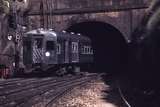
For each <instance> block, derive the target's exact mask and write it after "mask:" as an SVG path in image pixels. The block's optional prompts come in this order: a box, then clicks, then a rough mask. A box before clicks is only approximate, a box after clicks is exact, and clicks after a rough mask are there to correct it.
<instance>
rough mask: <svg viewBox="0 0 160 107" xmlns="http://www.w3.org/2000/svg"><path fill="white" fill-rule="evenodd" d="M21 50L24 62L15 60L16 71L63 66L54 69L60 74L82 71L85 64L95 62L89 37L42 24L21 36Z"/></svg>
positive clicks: (43, 70)
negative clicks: (44, 26)
mask: <svg viewBox="0 0 160 107" xmlns="http://www.w3.org/2000/svg"><path fill="white" fill-rule="evenodd" d="M19 51H20V52H21V56H22V57H21V63H22V64H23V66H16V65H15V64H14V66H15V67H14V68H15V69H16V71H14V72H21V73H30V72H36V71H42V72H45V71H46V70H47V69H49V68H58V69H60V70H55V71H56V73H58V74H64V73H66V72H67V73H68V72H69V71H70V72H73V71H79V69H80V66H81V65H82V64H83V65H84V64H87V65H88V64H91V63H93V55H94V54H93V53H94V52H93V47H92V41H91V39H90V38H89V37H87V36H84V35H82V34H80V33H78V34H76V33H74V32H70V33H68V32H66V31H61V32H57V31H54V30H53V29H43V28H38V29H35V30H31V31H28V32H26V33H25V34H24V35H23V36H22V48H21V50H19ZM17 59H20V57H19V58H18V57H17ZM16 63H19V62H16ZM57 71H58V72H57ZM53 72H54V71H53ZM12 74H13V73H12Z"/></svg>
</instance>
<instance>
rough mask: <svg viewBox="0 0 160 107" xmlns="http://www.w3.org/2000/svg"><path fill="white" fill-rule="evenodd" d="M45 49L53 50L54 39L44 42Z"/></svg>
mask: <svg viewBox="0 0 160 107" xmlns="http://www.w3.org/2000/svg"><path fill="white" fill-rule="evenodd" d="M46 50H54V41H47V42H46Z"/></svg>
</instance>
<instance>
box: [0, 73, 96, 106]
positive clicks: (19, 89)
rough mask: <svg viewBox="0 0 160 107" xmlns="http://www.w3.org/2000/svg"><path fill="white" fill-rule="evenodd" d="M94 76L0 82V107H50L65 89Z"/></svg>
mask: <svg viewBox="0 0 160 107" xmlns="http://www.w3.org/2000/svg"><path fill="white" fill-rule="evenodd" d="M96 77H97V75H96V74H93V75H88V76H81V75H79V76H65V77H63V78H62V77H61V78H60V77H49V78H40V79H38V78H33V79H22V80H21V79H14V81H10V80H9V81H4V84H3V82H0V107H31V106H33V105H36V104H39V103H41V104H42V103H43V106H42V107H50V106H51V105H52V104H53V103H54V101H55V100H56V99H58V98H60V97H61V96H62V95H63V94H65V93H66V92H67V91H69V90H71V89H72V88H74V87H76V86H78V85H82V84H84V83H86V82H88V81H90V80H92V79H93V78H96Z"/></svg>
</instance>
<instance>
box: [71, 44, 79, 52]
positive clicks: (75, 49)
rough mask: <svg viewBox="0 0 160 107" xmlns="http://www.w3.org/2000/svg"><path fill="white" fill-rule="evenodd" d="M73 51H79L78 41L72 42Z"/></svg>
mask: <svg viewBox="0 0 160 107" xmlns="http://www.w3.org/2000/svg"><path fill="white" fill-rule="evenodd" d="M72 53H78V43H77V42H72Z"/></svg>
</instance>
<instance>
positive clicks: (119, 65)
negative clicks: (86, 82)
mask: <svg viewBox="0 0 160 107" xmlns="http://www.w3.org/2000/svg"><path fill="white" fill-rule="evenodd" d="M66 31H68V32H75V33H81V34H83V35H86V36H88V37H90V38H91V40H92V46H93V49H94V64H93V65H94V67H93V68H94V71H96V72H107V73H121V72H122V71H125V67H126V64H127V43H126V40H125V38H124V36H123V35H122V34H121V32H120V31H119V30H118V29H116V28H115V27H113V26H112V25H110V24H107V23H104V22H96V21H89V22H81V23H77V24H74V25H72V26H70V27H69V28H68V29H66Z"/></svg>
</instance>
